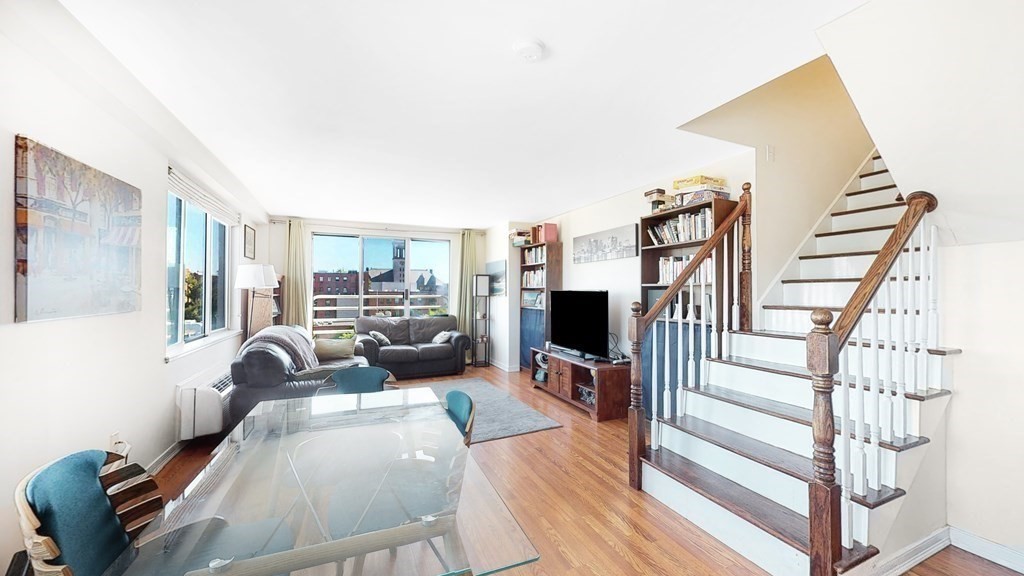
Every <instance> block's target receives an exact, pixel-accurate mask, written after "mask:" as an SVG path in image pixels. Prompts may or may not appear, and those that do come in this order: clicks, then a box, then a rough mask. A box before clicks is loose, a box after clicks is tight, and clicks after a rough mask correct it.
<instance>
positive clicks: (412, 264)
mask: <svg viewBox="0 0 1024 576" xmlns="http://www.w3.org/2000/svg"><path fill="white" fill-rule="evenodd" d="M450 278H451V246H450V243H449V242H448V241H447V240H417V239H407V238H377V237H362V238H360V237H358V236H335V235H326V234H314V235H313V333H314V335H315V336H320V337H329V336H332V335H335V334H338V333H341V332H345V331H350V330H353V329H354V327H355V318H356V317H357V316H359V315H364V316H389V317H400V316H428V315H429V316H435V315H444V314H448V310H449V282H450Z"/></svg>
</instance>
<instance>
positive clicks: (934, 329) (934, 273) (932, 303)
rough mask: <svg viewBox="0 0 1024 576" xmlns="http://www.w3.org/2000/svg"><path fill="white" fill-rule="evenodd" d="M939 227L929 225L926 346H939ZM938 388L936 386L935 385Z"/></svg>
mask: <svg viewBox="0 0 1024 576" xmlns="http://www.w3.org/2000/svg"><path fill="white" fill-rule="evenodd" d="M938 231H939V229H938V228H937V227H935V226H932V227H931V242H929V243H928V260H929V265H928V327H929V330H928V347H929V348H937V347H938V346H939V276H938V266H939V257H938V248H939V244H938V234H939V232H938ZM936 388H938V386H936Z"/></svg>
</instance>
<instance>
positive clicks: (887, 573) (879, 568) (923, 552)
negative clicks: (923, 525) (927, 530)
mask: <svg viewBox="0 0 1024 576" xmlns="http://www.w3.org/2000/svg"><path fill="white" fill-rule="evenodd" d="M949 543H950V540H949V526H943V527H942V528H939V529H938V530H936V531H935V532H932V533H931V534H929V535H928V536H925V537H924V538H922V539H921V540H919V541H917V542H915V543H913V544H910V545H909V546H907V547H905V548H903V549H902V550H900V551H898V552H896V553H894V554H891V555H887V556H884V557H882V558H880V559H879V560H877V561H875V562H869V563H868V564H866V565H864V569H855V570H854V571H853V572H850V573H848V574H852V575H854V576H861V575H863V576H867V575H868V574H870V575H872V576H900V575H901V574H904V573H906V572H907V571H909V570H910V569H911V568H913V567H914V566H917V565H918V564H920V563H922V562H924V561H925V560H927V559H929V558H931V557H932V556H934V555H935V554H938V553H939V552H941V551H942V550H943V549H945V548H946V547H947V546H949Z"/></svg>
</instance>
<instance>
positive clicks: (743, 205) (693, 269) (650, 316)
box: [636, 182, 750, 335]
mask: <svg viewBox="0 0 1024 576" xmlns="http://www.w3.org/2000/svg"><path fill="white" fill-rule="evenodd" d="M749 208H750V182H746V183H744V184H743V194H742V195H741V196H740V201H739V203H738V204H736V207H735V208H733V209H732V212H730V213H729V215H728V216H726V218H725V220H723V221H722V223H721V224H719V225H718V226H717V227H716V228H715V231H714V233H712V234H711V236H710V237H709V238H708V239H707V240H706V241H705V242H704V244H702V245H701V247H700V250H697V253H696V254H694V255H693V260H691V261H690V263H689V264H688V265H687V266H686V268H684V269H683V271H682V272H681V273H680V274H679V276H677V277H676V279H675V280H673V281H672V284H671V285H669V287H668V288H666V289H665V294H664V295H663V296H662V297H661V298H658V301H657V302H655V303H654V305H652V306H651V309H650V310H648V311H647V314H644V315H643V316H642V317H640V324H639V325H638V328H639V330H638V331H637V332H636V334H638V335H643V334H644V333H645V332H646V331H647V328H648V327H649V326H650V325H651V323H652V322H654V321H655V319H656V318H658V316H659V315H661V314H662V313H663V312H665V307H666V306H668V305H669V304H670V303H671V302H672V298H671V297H667V296H673V295H675V294H678V293H679V292H681V291H682V290H683V288H685V287H686V283H687V281H688V280H689V279H690V277H691V276H693V275H694V274H696V273H697V270H698V269H699V268H700V267H701V265H703V264H704V261H705V260H707V259H708V257H709V256H711V251H712V250H714V249H715V247H716V246H718V244H719V243H720V242H721V241H722V239H723V238H725V235H726V234H728V233H729V231H730V230H732V227H733V225H734V224H736V221H737V220H739V219H740V218H741V217H744V216H746V215H747V214H748V212H749ZM744 235H745V236H747V238H749V235H748V234H746V233H744ZM744 244H749V242H745V243H744ZM749 253H750V250H749V246H746V245H745V246H744V256H745V258H749Z"/></svg>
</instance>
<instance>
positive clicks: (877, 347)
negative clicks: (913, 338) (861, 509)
mask: <svg viewBox="0 0 1024 576" xmlns="http://www.w3.org/2000/svg"><path fill="white" fill-rule="evenodd" d="M879 300H880V298H879V297H878V296H877V295H876V296H875V299H874V301H873V302H872V303H871V324H872V329H871V330H872V331H871V355H872V357H873V358H874V360H875V374H874V376H873V377H872V378H871V391H870V395H871V405H870V414H871V465H870V466H869V467H868V471H869V476H868V486H869V487H871V488H874V489H875V490H878V489H879V488H880V487H881V481H882V480H881V478H882V449H881V440H882V414H881V412H880V408H881V404H880V399H881V396H882V389H881V385H882V349H881V346H882V341H881V340H879V338H878V318H879V316H878V303H879V302H878V301H879ZM886 344H887V343H886ZM887 347H888V346H887ZM861 353H862V354H863V353H864V348H863V347H861ZM861 393H862V394H863V392H861Z"/></svg>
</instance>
